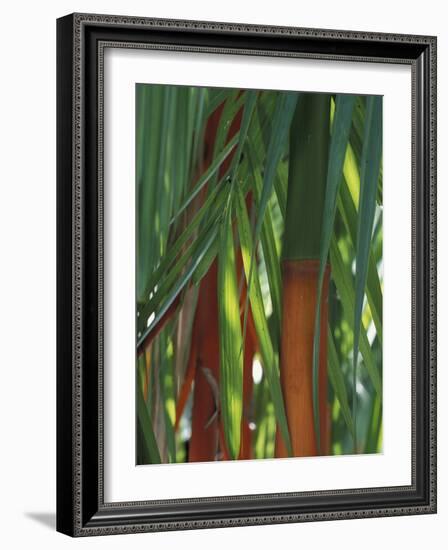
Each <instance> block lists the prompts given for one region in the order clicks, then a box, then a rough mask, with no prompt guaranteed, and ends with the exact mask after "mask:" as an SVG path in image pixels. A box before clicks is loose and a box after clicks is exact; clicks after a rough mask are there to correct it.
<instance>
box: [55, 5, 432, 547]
mask: <svg viewBox="0 0 448 550" xmlns="http://www.w3.org/2000/svg"><path fill="white" fill-rule="evenodd" d="M110 46H115V47H121V48H137V49H138V48H149V49H159V50H170V51H188V52H204V53H215V54H216V53H217V54H221V55H226V54H229V53H231V54H245V55H254V56H268V57H286V58H288V57H290V58H309V59H317V60H330V61H335V62H337V61H338V60H340V61H358V62H363V63H369V62H375V63H396V64H405V65H410V66H411V71H412V113H409V114H410V116H411V117H412V366H411V368H412V397H411V400H412V457H411V461H412V483H411V485H409V486H390V487H381V488H367V489H343V490H323V491H313V492H303V493H277V494H261V495H240V496H232V497H226V496H220V495H216V497H213V498H211V497H207V498H188V499H182V498H179V499H176V500H164V501H154V500H152V499H151V494H150V490H148V496H147V500H145V501H139V502H119V503H108V502H105V501H104V479H103V460H104V449H103V300H104V295H103V237H104V235H103V229H104V224H103V201H104V196H103V129H104V127H103V92H104V89H103V84H104V72H103V68H104V67H103V59H104V57H103V56H104V49H105V48H107V47H110ZM436 59H437V58H436V38H435V37H428V36H409V35H399V34H378V33H369V32H350V31H335V30H317V29H304V28H290V27H269V26H266V27H265V26H255V25H240V24H230V23H211V22H199V21H176V20H160V19H146V18H137V17H122V16H108V15H90V14H73V15H69V16H66V17H63V18H61V19H59V20H58V21H57V142H58V145H57V239H58V240H57V255H58V259H57V294H58V296H57V301H58V305H57V331H58V334H57V392H58V395H57V438H58V441H57V530H58V531H60V532H62V533H65V534H68V535H71V536H90V535H106V534H119V533H137V532H149V531H163V530H176V529H199V528H212V527H227V526H238V525H241V526H243V525H263V524H269V523H287V522H302V521H321V520H332V519H350V518H368V517H381V516H394V515H406V514H427V513H435V512H436Z"/></svg>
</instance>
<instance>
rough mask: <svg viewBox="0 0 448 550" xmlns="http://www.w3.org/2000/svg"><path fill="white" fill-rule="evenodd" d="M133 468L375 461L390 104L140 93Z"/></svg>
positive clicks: (181, 90) (191, 91) (219, 92)
mask: <svg viewBox="0 0 448 550" xmlns="http://www.w3.org/2000/svg"><path fill="white" fill-rule="evenodd" d="M135 116H136V142H135V143H136V183H135V184H136V237H137V250H136V270H137V272H136V289H137V295H136V316H137V317H136V324H137V334H136V342H137V344H136V370H137V376H136V386H137V387H136V401H137V407H136V409H137V410H136V420H137V421H136V430H137V433H136V435H137V437H136V441H137V444H136V447H137V448H136V462H137V464H159V463H184V462H204V461H207V462H209V461H219V460H247V459H264V458H285V457H304V456H307V457H311V456H319V455H344V454H345V455H346V454H366V453H380V452H381V451H382V287H383V264H382V238H383V228H382V210H383V206H382V97H380V96H359V95H349V94H332V93H310V92H303V93H302V92H286V91H270V90H244V89H219V88H202V87H188V86H171V85H152V84H137V85H136V113H135Z"/></svg>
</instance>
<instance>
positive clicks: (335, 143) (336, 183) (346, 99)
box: [313, 94, 355, 448]
mask: <svg viewBox="0 0 448 550" xmlns="http://www.w3.org/2000/svg"><path fill="white" fill-rule="evenodd" d="M354 105H355V96H351V95H346V94H343V95H337V96H336V108H335V115H334V120H333V127H332V136H331V142H330V153H329V158H328V171H327V183H326V192H325V203H324V213H323V219H322V233H321V245H320V258H319V277H318V286H317V301H316V317H315V325H314V342H313V413H314V429H315V432H316V440H317V442H318V448H320V422H319V347H320V346H319V344H320V312H321V301H322V284H323V280H324V273H325V266H326V264H327V258H328V252H329V249H330V242H331V235H332V233H333V224H334V218H335V215H336V199H337V196H338V193H339V187H340V184H341V178H342V168H343V166H344V159H345V151H346V149H347V143H348V137H349V132H350V126H351V123H352V114H353V107H354Z"/></svg>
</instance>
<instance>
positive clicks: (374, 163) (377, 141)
mask: <svg viewBox="0 0 448 550" xmlns="http://www.w3.org/2000/svg"><path fill="white" fill-rule="evenodd" d="M382 106H383V103H382V98H381V97H379V96H369V97H368V98H367V107H366V121H365V128H364V145H363V150H362V156H361V191H360V198H359V213H358V232H357V234H358V235H357V236H358V238H357V243H356V279H355V309H354V312H355V313H354V317H355V320H354V330H353V411H354V413H353V418H354V421H355V423H356V414H355V413H356V378H357V375H356V371H357V364H358V349H359V335H360V326H361V316H362V310H363V302H364V292H365V286H366V279H367V270H368V262H369V252H370V244H371V239H372V229H373V220H374V216H375V207H376V192H377V185H378V177H379V173H380V166H381V154H382V132H383V113H382ZM355 433H356V432H355Z"/></svg>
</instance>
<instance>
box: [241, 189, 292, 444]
mask: <svg viewBox="0 0 448 550" xmlns="http://www.w3.org/2000/svg"><path fill="white" fill-rule="evenodd" d="M235 204H236V214H237V223H238V234H239V237H240V244H241V254H242V257H243V265H244V271H245V274H246V280H249V277H250V272H251V269H252V272H253V280H252V284H251V286H250V288H249V285H248V296H249V300H250V305H251V308H252V315H253V319H254V324H255V330H256V332H257V338H258V343H259V346H260V353H261V357H262V361H263V369H264V372H265V374H266V378H267V380H268V385H269V390H270V392H271V396H272V401H273V404H274V410H275V416H276V418H277V422H278V425H279V428H280V433H281V435H282V438H283V441H284V443H285V446H286V449H287V451H288V454H289V455H292V447H291V440H290V437H289V430H288V423H287V420H286V413H285V405H284V402H283V395H282V390H281V385H280V376H279V370H278V363H277V358H276V355H275V353H274V349H273V347H272V341H271V337H270V334H269V327H268V323H267V320H266V315H265V311H264V306H263V298H262V295H261V288H260V279H259V276H258V270H257V265H256V262H255V261H253V259H252V258H251V251H252V250H253V243H252V237H251V228H250V223H249V216H248V214H247V208H246V203H245V201H244V196H243V194H242V192H241V189H239V188H237V190H236V203H235Z"/></svg>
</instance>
